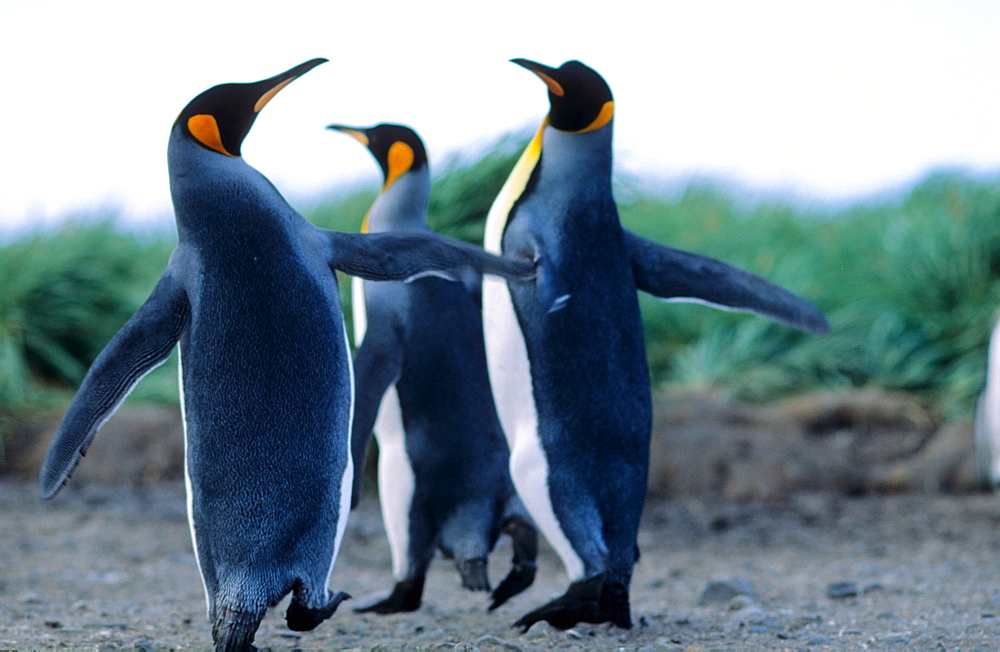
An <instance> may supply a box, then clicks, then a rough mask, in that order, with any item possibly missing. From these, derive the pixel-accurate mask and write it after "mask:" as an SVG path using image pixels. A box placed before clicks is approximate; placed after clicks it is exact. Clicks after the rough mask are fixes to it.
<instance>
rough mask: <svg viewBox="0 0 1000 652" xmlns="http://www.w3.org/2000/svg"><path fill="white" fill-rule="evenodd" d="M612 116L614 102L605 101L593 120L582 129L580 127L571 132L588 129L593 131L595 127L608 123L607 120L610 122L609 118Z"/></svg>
mask: <svg viewBox="0 0 1000 652" xmlns="http://www.w3.org/2000/svg"><path fill="white" fill-rule="evenodd" d="M613 117H615V103H614V102H605V103H604V106H602V107H601V112H600V113H598V114H597V117H596V118H594V121H593V122H591V123H590V124H589V125H587V126H586V127H584V128H583V129H580V130H579V131H573V132H571V133H574V134H585V133H587V132H588V131H595V130H597V129H600V128H601V127H603V126H604V125H606V124H608V123H609V122H611V118H613Z"/></svg>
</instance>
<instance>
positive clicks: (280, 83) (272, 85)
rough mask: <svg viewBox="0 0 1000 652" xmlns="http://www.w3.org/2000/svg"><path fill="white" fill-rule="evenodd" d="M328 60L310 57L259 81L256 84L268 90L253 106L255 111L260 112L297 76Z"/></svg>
mask: <svg viewBox="0 0 1000 652" xmlns="http://www.w3.org/2000/svg"><path fill="white" fill-rule="evenodd" d="M327 61H329V59H324V58H322V57H320V58H316V59H310V60H309V61H306V62H305V63H300V64H299V65H297V66H295V67H294V68H290V69H288V70H286V71H285V72H283V73H281V74H278V75H275V76H274V77H271V78H270V79H265V80H263V81H260V82H257V84H256V85H257V86H262V87H264V88H265V89H267V90H265V91H264V93H263V94H262V95H261V96H260V97H259V98H258V99H257V102H256V103H255V104H254V106H253V110H254V113H260V110H261V109H263V108H264V107H265V106H266V105H267V103H268V102H270V101H271V99H272V98H273V97H274V96H275V95H277V94H278V92H279V91H281V89H282V88H284V87H285V86H288V85H289V84H291V83H292V82H293V81H295V80H296V79H297V78H299V77H301V76H302V75H304V74H306V73H307V72H309V71H310V70H312V69H313V68H315V67H316V66H318V65H320V64H321V63H326V62H327Z"/></svg>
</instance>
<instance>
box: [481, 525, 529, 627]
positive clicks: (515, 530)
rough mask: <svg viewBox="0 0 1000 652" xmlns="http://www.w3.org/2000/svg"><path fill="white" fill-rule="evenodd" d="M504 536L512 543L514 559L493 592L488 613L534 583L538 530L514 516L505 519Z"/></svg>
mask: <svg viewBox="0 0 1000 652" xmlns="http://www.w3.org/2000/svg"><path fill="white" fill-rule="evenodd" d="M503 532H504V534H506V535H508V536H510V538H511V540H512V541H513V548H514V559H513V560H512V561H511V569H510V572H509V573H508V574H507V577H505V578H504V579H503V581H502V582H500V585H499V586H497V588H496V589H495V590H494V591H493V594H492V596H491V597H492V602H491V603H490V608H489V610H490V611H493V610H494V609H496V608H497V607H499V606H500V605H502V604H503V603H505V602H507V601H508V600H510V599H511V598H513V597H514V596H515V595H517V594H518V593H520V592H521V591H524V590H525V589H526V588H528V587H529V586H531V585H532V584H533V583H534V581H535V571H536V570H537V568H538V567H537V565H536V563H535V560H536V559H538V530H536V529H535V526H534V525H532V523H531V522H530V521H529V520H528V519H526V518H522V517H520V516H517V515H514V516H511V517H510V518H508V519H507V522H506V523H505V524H504V527H503Z"/></svg>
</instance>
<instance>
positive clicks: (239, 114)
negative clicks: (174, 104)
mask: <svg viewBox="0 0 1000 652" xmlns="http://www.w3.org/2000/svg"><path fill="white" fill-rule="evenodd" d="M326 61H327V59H310V60H309V61H306V62H305V63H300V64H299V65H297V66H295V67H294V68H291V69H289V70H286V71H285V72H283V73H280V74H278V75H275V76H274V77H269V78H267V79H263V80H261V81H258V82H251V83H248V84H220V85H218V86H213V87H212V88H210V89H208V90H207V91H204V92H203V93H201V94H200V95H198V96H197V97H195V98H194V99H193V100H191V101H190V102H188V105H187V106H186V107H184V109H183V110H182V111H181V113H180V115H179V116H177V121H178V122H181V123H182V124H184V125H185V126H186V127H187V131H188V133H189V134H190V135H191V137H192V138H194V139H195V140H196V141H198V142H199V143H201V144H202V145H204V146H205V147H207V148H209V149H211V150H213V151H216V152H219V153H220V154H225V155H226V156H232V157H238V156H239V155H240V146H241V145H242V144H243V139H244V138H246V136H247V134H248V133H249V132H250V127H252V126H253V123H254V120H256V119H257V114H258V113H260V110H261V109H263V108H264V106H266V105H267V103H268V102H270V101H271V99H272V98H273V97H274V96H275V95H277V94H278V93H279V92H280V91H281V89H283V88H284V87H285V86H288V85H289V84H290V83H292V82H293V81H294V80H296V79H297V78H299V77H301V76H302V75H304V74H305V73H307V72H308V71H310V70H312V69H313V68H315V67H316V66H318V65H319V64H321V63H325V62H326Z"/></svg>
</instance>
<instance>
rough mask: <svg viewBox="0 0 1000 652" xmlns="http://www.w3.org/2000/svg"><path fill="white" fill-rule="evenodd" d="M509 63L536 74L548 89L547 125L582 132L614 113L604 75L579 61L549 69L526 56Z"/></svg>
mask: <svg viewBox="0 0 1000 652" xmlns="http://www.w3.org/2000/svg"><path fill="white" fill-rule="evenodd" d="M511 61H512V62H513V63H516V64H517V65H519V66H522V67H524V68H527V69H528V70H530V71H531V72H533V73H535V74H536V75H538V78H539V79H541V80H542V81H543V82H545V85H546V86H548V88H549V107H550V108H549V118H548V120H549V125H550V126H552V127H553V128H554V129H558V130H559V131H567V132H572V133H584V132H587V131H593V130H595V129H600V128H601V127H603V126H604V125H606V124H608V123H609V122H611V119H612V118H613V117H614V115H615V102H614V98H612V96H611V88H609V87H608V84H607V82H605V81H604V78H603V77H601V76H600V75H599V74H597V71H595V70H594V69H593V68H589V67H587V66H585V65H584V64H582V63H580V62H579V61H567V62H566V63H564V64H563V65H561V66H559V67H558V68H550V67H549V66H546V65H544V64H541V63H537V62H535V61H530V60H528V59H511Z"/></svg>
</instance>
